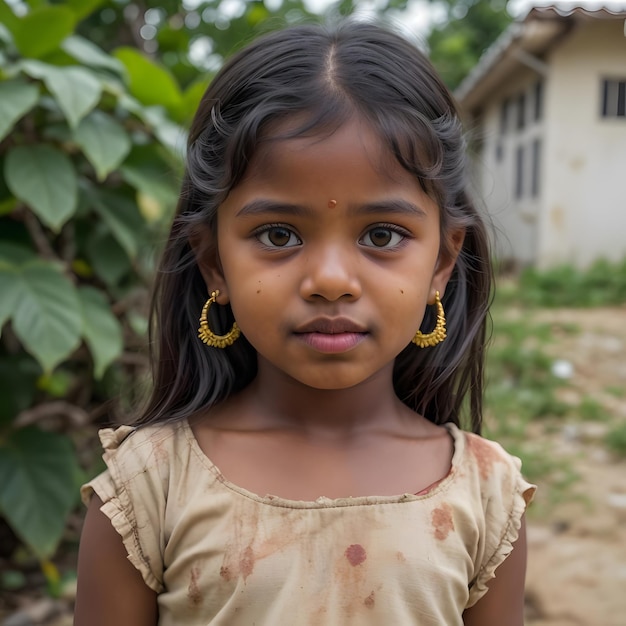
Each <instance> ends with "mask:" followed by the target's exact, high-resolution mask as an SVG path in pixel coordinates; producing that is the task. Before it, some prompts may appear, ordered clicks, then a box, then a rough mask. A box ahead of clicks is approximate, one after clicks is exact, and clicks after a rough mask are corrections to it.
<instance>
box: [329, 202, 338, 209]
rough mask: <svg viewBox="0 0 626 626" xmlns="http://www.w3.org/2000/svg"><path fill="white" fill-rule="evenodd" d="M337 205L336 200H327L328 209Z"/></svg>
mask: <svg viewBox="0 0 626 626" xmlns="http://www.w3.org/2000/svg"><path fill="white" fill-rule="evenodd" d="M336 206H337V200H329V201H328V208H329V209H334V208H335V207H336Z"/></svg>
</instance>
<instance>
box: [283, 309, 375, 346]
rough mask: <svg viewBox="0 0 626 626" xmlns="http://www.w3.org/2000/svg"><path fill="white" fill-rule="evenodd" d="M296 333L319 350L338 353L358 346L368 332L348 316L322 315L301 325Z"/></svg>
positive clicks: (304, 341)
mask: <svg viewBox="0 0 626 626" xmlns="http://www.w3.org/2000/svg"><path fill="white" fill-rule="evenodd" d="M294 334H295V335H296V337H298V339H300V340H301V341H302V342H303V343H305V344H306V345H308V346H309V347H310V348H313V349H314V350H315V351H317V352H322V353H324V354H337V353H340V352H347V351H349V350H351V349H352V348H354V347H356V346H358V345H359V344H360V343H361V342H362V341H363V340H364V339H365V337H366V336H367V334H368V333H367V330H366V329H365V328H364V327H363V326H362V325H361V324H358V323H357V322H354V321H353V320H350V319H348V318H344V317H336V318H329V317H320V318H317V319H314V320H311V321H310V322H307V323H306V324H303V325H302V326H299V327H298V328H297V329H296V330H295V331H294Z"/></svg>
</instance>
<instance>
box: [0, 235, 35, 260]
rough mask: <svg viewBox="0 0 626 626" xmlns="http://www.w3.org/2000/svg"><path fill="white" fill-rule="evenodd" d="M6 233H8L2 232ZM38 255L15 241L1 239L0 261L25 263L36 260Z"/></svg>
mask: <svg viewBox="0 0 626 626" xmlns="http://www.w3.org/2000/svg"><path fill="white" fill-rule="evenodd" d="M2 234H3V235H6V233H2ZM36 258H37V255H36V254H35V253H34V252H33V251H32V250H31V249H30V248H27V247H26V246H22V245H20V244H18V243H14V242H13V241H7V240H5V239H1V240H0V261H5V262H7V263H11V264H12V265H23V264H24V263H28V262H29V261H34V260H35V259H36Z"/></svg>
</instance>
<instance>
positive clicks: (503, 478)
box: [466, 435, 537, 608]
mask: <svg viewBox="0 0 626 626" xmlns="http://www.w3.org/2000/svg"><path fill="white" fill-rule="evenodd" d="M466 445H467V447H468V449H469V451H470V452H471V453H472V454H471V455H470V456H472V455H473V456H474V459H475V462H476V471H477V474H478V475H479V479H480V482H481V484H482V486H481V492H482V500H483V510H484V516H485V517H484V523H485V527H484V528H485V536H484V541H483V542H482V546H481V550H480V551H479V556H480V559H479V562H478V563H477V564H476V570H475V571H476V574H475V577H474V579H473V580H472V581H471V584H470V589H469V592H470V593H469V599H468V603H467V606H466V608H469V607H471V606H473V605H474V604H476V602H478V600H480V598H482V597H483V596H484V595H485V594H486V593H487V591H488V587H487V584H488V583H489V581H490V580H491V579H492V578H495V577H496V576H497V572H496V570H497V568H498V566H499V565H501V564H502V563H503V561H504V560H505V559H506V558H507V556H508V555H509V554H510V553H511V552H512V551H513V544H514V543H515V541H516V540H517V538H518V537H519V531H520V528H521V525H522V518H523V516H524V513H525V511H526V508H527V507H528V505H529V504H530V502H531V501H532V499H533V497H534V494H535V491H536V489H537V488H536V486H535V485H532V484H530V483H529V482H527V481H526V480H525V479H524V478H523V476H522V474H521V465H522V463H521V461H520V459H518V458H517V457H514V456H511V455H509V454H507V453H506V452H505V451H504V450H503V449H502V448H501V447H500V446H499V445H498V444H497V443H494V442H492V441H488V440H486V439H482V438H480V437H477V436H475V435H467V439H466Z"/></svg>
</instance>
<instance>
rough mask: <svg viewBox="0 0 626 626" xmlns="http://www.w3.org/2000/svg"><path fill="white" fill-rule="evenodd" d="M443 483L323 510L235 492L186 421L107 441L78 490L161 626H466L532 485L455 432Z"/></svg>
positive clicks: (127, 430)
mask: <svg viewBox="0 0 626 626" xmlns="http://www.w3.org/2000/svg"><path fill="white" fill-rule="evenodd" d="M447 428H448V430H449V432H450V434H451V436H452V437H453V439H454V455H453V459H452V468H451V470H450V473H449V474H448V476H447V477H446V478H445V479H444V480H443V481H441V482H440V483H438V484H437V485H436V486H435V487H434V488H432V489H431V490H429V491H427V493H425V494H422V495H412V494H404V495H400V496H384V497H377V496H372V497H358V498H345V499H338V500H331V499H328V498H318V499H317V500H316V501H315V502H301V501H293V500H286V499H283V498H279V497H274V496H271V495H268V496H259V495H256V494H253V493H250V492H249V491H246V490H245V489H242V488H241V487H238V486H237V485H234V484H232V483H231V482H229V481H228V480H227V479H226V478H225V477H224V476H223V475H222V474H221V473H220V471H219V469H218V468H217V467H216V466H215V465H213V464H212V463H211V461H210V460H209V459H208V458H207V457H206V455H205V454H204V453H203V452H202V450H201V449H200V447H199V445H198V443H197V441H196V439H195V437H194V435H193V433H192V431H191V429H190V427H189V425H188V423H187V422H180V423H177V424H174V425H171V424H163V425H157V426H149V427H144V428H141V429H137V430H135V429H133V428H131V427H127V426H123V427H121V428H118V429H117V430H115V431H114V430H110V429H109V430H104V431H102V432H101V433H100V437H101V440H102V443H103V445H104V448H105V453H104V459H105V461H106V464H107V467H108V469H107V470H106V471H105V472H104V473H102V474H101V475H100V476H98V477H96V478H95V479H94V480H92V481H91V482H89V483H87V484H86V485H84V486H83V489H82V497H83V500H84V502H85V503H87V502H88V501H89V498H90V497H91V495H92V493H94V492H95V493H96V494H98V496H99V497H100V498H101V500H102V501H103V503H104V504H103V507H102V511H103V512H104V513H105V514H106V515H107V516H108V517H109V518H110V519H111V522H112V524H113V526H114V527H115V529H116V530H117V532H118V533H119V534H120V535H121V537H122V539H123V541H124V545H125V546H126V550H127V551H128V558H129V559H130V561H131V562H132V563H133V565H134V566H135V567H136V568H137V569H138V570H139V571H140V572H141V575H142V576H143V578H144V580H145V582H146V584H147V585H148V586H149V587H150V588H152V589H154V590H155V591H156V592H158V594H159V595H158V604H159V625H160V626H208V625H209V624H210V625H211V626H282V625H287V624H288V625H289V626H305V625H306V626H313V625H317V624H319V625H324V626H347V625H358V624H368V625H372V626H374V625H376V626H380V625H383V624H385V625H387V624H393V625H394V626H395V625H407V626H408V625H413V624H415V625H419V626H443V625H445V626H456V625H462V623H463V622H462V617H461V616H462V613H463V610H464V609H465V608H467V607H470V606H472V605H473V604H474V603H475V602H476V601H477V600H478V599H479V598H480V597H481V596H483V595H484V594H485V593H486V591H487V587H486V583H487V582H488V581H489V580H490V579H491V578H493V577H494V571H495V570H496V568H497V566H498V565H499V564H500V563H502V561H503V560H504V559H505V558H506V556H507V554H509V552H510V551H511V548H512V545H511V544H512V543H513V542H514V541H515V539H516V538H517V536H518V530H519V528H520V520H521V518H522V515H523V513H524V510H525V508H526V505H527V504H528V502H530V500H531V499H532V496H533V494H534V491H535V487H534V486H533V485H530V484H529V483H527V482H526V481H525V480H524V479H523V478H522V476H521V474H520V461H519V459H517V458H515V457H511V456H509V455H508V454H507V453H506V452H504V450H503V449H502V448H501V447H500V446H499V445H498V444H496V443H493V442H491V441H488V440H486V439H482V438H480V437H478V436H476V435H472V434H469V433H464V432H462V431H460V430H459V429H458V428H456V427H455V426H454V425H451V424H449V425H447Z"/></svg>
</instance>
